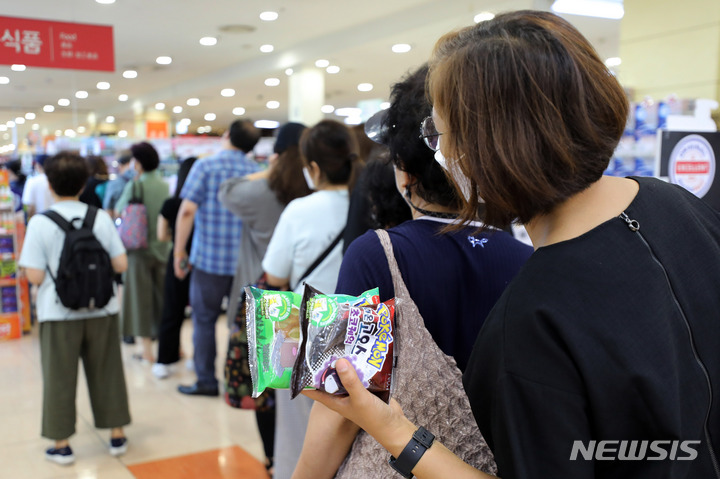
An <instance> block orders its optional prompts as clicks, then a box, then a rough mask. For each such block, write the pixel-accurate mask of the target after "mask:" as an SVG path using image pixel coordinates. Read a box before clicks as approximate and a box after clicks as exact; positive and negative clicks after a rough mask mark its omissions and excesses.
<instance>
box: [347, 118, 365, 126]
mask: <svg viewBox="0 0 720 479" xmlns="http://www.w3.org/2000/svg"><path fill="white" fill-rule="evenodd" d="M344 121H345V124H346V125H359V124H360V123H362V117H360V116H348V117H346V118H345V120H344Z"/></svg>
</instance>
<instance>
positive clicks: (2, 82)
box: [0, 77, 10, 85]
mask: <svg viewBox="0 0 720 479" xmlns="http://www.w3.org/2000/svg"><path fill="white" fill-rule="evenodd" d="M8 83H10V79H9V78H8V77H0V85H7V84H8Z"/></svg>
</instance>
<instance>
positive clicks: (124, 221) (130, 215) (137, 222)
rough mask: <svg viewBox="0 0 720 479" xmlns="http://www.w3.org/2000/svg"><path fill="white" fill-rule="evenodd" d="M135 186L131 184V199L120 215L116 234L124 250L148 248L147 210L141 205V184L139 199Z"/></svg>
mask: <svg viewBox="0 0 720 479" xmlns="http://www.w3.org/2000/svg"><path fill="white" fill-rule="evenodd" d="M135 184H136V182H135V181H133V183H132V198H130V201H129V202H128V205H127V206H126V207H125V209H124V210H123V212H122V214H121V215H120V224H119V225H118V233H119V234H120V239H121V240H122V243H123V245H124V246H125V249H127V250H136V249H144V248H147V247H148V217H147V208H145V205H144V204H143V191H142V183H139V182H138V183H137V184H138V185H139V186H140V197H137V196H136V195H135Z"/></svg>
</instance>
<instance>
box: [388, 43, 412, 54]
mask: <svg viewBox="0 0 720 479" xmlns="http://www.w3.org/2000/svg"><path fill="white" fill-rule="evenodd" d="M410 50H412V47H411V46H410V45H408V44H407V43H396V44H395V45H393V46H392V51H393V53H407V52H409V51H410Z"/></svg>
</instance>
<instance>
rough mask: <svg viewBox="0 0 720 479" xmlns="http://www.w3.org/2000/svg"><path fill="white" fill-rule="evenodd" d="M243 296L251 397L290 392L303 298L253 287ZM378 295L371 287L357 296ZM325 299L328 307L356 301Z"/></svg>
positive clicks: (368, 296)
mask: <svg viewBox="0 0 720 479" xmlns="http://www.w3.org/2000/svg"><path fill="white" fill-rule="evenodd" d="M245 294H246V297H247V305H246V308H247V310H246V311H247V313H246V318H247V321H246V323H247V339H248V363H249V366H250V377H251V378H252V384H253V391H252V393H253V397H258V396H259V395H260V394H261V393H262V392H263V391H264V390H265V389H266V388H274V389H289V388H290V378H291V375H292V369H293V365H294V364H295V358H296V357H297V354H298V350H299V349H300V343H301V342H302V335H301V333H300V305H301V302H302V295H300V294H297V293H293V292H292V291H271V290H264V289H258V288H255V287H253V286H248V287H246V288H245ZM378 294H379V291H378V289H377V288H374V289H372V290H370V291H366V292H365V293H363V294H362V295H361V296H360V297H367V298H377V296H378ZM328 298H331V299H332V301H331V304H337V303H345V302H355V301H357V300H358V297H355V296H348V295H328Z"/></svg>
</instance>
